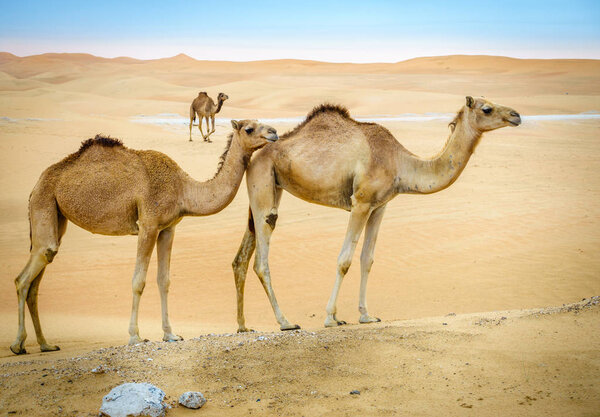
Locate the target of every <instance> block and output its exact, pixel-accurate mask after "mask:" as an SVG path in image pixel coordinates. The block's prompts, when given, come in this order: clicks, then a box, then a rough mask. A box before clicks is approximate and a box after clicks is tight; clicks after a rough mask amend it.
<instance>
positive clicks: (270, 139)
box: [265, 133, 279, 142]
mask: <svg viewBox="0 0 600 417" xmlns="http://www.w3.org/2000/svg"><path fill="white" fill-rule="evenodd" d="M265 139H266V140H267V142H277V141H278V140H279V136H277V133H269V134H268V135H267V136H265Z"/></svg>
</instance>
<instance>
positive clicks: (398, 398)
mask: <svg viewBox="0 0 600 417" xmlns="http://www.w3.org/2000/svg"><path fill="white" fill-rule="evenodd" d="M598 303H599V300H598V297H595V299H594V300H591V299H586V300H584V301H582V302H580V303H577V304H572V305H568V306H563V307H562V308H547V309H540V310H527V311H523V310H518V311H506V312H496V313H483V314H471V315H455V314H453V313H452V314H450V315H447V316H445V317H444V316H442V317H435V318H429V319H421V320H412V321H399V322H386V323H380V324H376V325H372V326H371V325H369V326H360V325H354V326H348V327H343V328H339V329H327V330H318V331H315V332H310V331H309V332H306V331H294V332H287V333H263V334H257V333H247V334H243V335H239V334H238V335H236V334H224V335H218V336H216V335H208V336H203V337H199V338H195V339H192V340H188V341H185V342H178V343H169V344H165V343H147V344H142V345H137V346H119V347H112V348H105V349H100V350H96V351H91V352H87V353H85V354H84V355H80V356H76V357H69V356H65V355H61V354H56V355H31V356H28V357H25V358H19V359H20V360H19V361H16V360H12V361H10V362H9V363H5V364H3V365H0V376H1V377H2V382H0V388H2V393H3V396H4V398H5V403H4V404H3V406H2V411H3V412H5V413H10V414H9V415H22V416H25V415H40V416H55V415H65V416H95V415H97V410H98V409H99V408H100V404H101V398H102V396H104V395H106V394H107V393H108V392H109V391H110V390H111V389H112V388H113V387H114V386H116V385H119V384H121V383H125V382H131V381H136V382H141V381H146V382H150V383H152V384H155V385H156V386H158V387H160V388H161V389H163V390H164V391H165V392H166V394H167V396H168V398H167V402H168V403H169V404H171V405H173V406H174V407H175V408H172V409H171V410H169V411H168V413H167V414H168V415H169V416H187V415H192V414H194V415H196V414H195V413H197V414H198V415H200V414H201V415H203V416H221V415H229V416H247V415H279V416H281V415H285V416H307V415H331V416H357V415H360V416H363V415H379V416H387V415H410V416H432V415H436V416H439V415H453V416H457V415H478V416H498V415H502V416H540V415H544V416H550V415H553V416H593V415H597V412H598V405H599V404H600V388H599V387H600V385H598V382H599V379H598V375H599V373H600V352H599V351H598V348H597V347H598V344H599V343H600V333H598V331H597V328H598V326H597V324H598V319H599V313H600V310H599V305H598ZM517 339H518V342H517V341H516V340H517ZM21 359H24V361H23V360H21ZM92 370H94V371H92ZM189 390H201V391H202V392H203V393H204V395H205V396H206V397H207V399H208V403H207V404H206V405H205V406H204V407H203V408H202V410H201V412H195V413H194V412H192V411H190V410H187V409H185V408H183V407H181V406H178V405H177V398H178V397H179V395H180V394H181V393H183V392H185V391H189ZM353 391H354V392H355V393H354V394H351V392H353ZM356 391H358V394H357V393H356ZM33 392H35V393H36V394H35V395H32V394H31V393H33Z"/></svg>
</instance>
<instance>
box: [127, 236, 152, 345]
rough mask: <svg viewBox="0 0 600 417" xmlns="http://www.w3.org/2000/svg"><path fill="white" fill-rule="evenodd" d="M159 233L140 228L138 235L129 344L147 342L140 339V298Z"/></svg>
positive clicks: (132, 284) (132, 283) (132, 285)
mask: <svg viewBox="0 0 600 417" xmlns="http://www.w3.org/2000/svg"><path fill="white" fill-rule="evenodd" d="M157 235H158V231H157V230H156V228H152V227H151V228H148V227H144V226H140V230H139V233H138V245H137V258H136V261H135V271H134V273H133V279H132V282H131V287H132V291H133V303H132V305H131V321H130V322H129V344H130V345H134V344H136V343H141V342H147V341H148V340H142V339H141V338H140V330H139V328H138V311H139V308H140V298H141V296H142V292H143V291H144V287H145V286H146V274H147V273H148V264H149V263H150V257H151V256H152V249H154V244H155V243H156V237H157Z"/></svg>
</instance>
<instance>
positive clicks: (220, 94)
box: [217, 93, 229, 101]
mask: <svg viewBox="0 0 600 417" xmlns="http://www.w3.org/2000/svg"><path fill="white" fill-rule="evenodd" d="M228 98H229V96H228V95H227V94H225V93H219V95H218V96H217V101H225V100H227V99H228Z"/></svg>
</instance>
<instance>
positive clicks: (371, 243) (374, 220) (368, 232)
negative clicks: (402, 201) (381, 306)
mask: <svg viewBox="0 0 600 417" xmlns="http://www.w3.org/2000/svg"><path fill="white" fill-rule="evenodd" d="M385 207H386V206H385V204H384V205H383V206H381V207H378V208H376V209H375V210H373V212H372V213H371V215H370V216H369V220H368V221H367V226H366V228H365V239H364V242H363V247H362V252H361V254H360V296H359V301H358V311H359V312H360V319H359V320H358V321H359V323H374V322H378V321H381V320H380V319H378V318H377V317H371V316H369V314H368V313H367V281H368V279H369V272H371V266H372V265H373V253H374V252H375V243H376V242H377V235H378V233H379V226H381V220H382V219H383V215H384V213H385Z"/></svg>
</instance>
